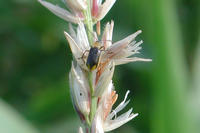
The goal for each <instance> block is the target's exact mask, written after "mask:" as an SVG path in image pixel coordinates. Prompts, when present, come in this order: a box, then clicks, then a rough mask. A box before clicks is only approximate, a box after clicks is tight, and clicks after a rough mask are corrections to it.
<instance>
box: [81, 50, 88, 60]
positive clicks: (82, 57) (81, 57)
mask: <svg viewBox="0 0 200 133" xmlns="http://www.w3.org/2000/svg"><path fill="white" fill-rule="evenodd" d="M86 52H88V53H89V52H90V50H85V51H84V53H83V55H82V56H81V57H79V58H78V59H83V57H84V56H85V54H86Z"/></svg>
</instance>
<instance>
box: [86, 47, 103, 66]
mask: <svg viewBox="0 0 200 133" xmlns="http://www.w3.org/2000/svg"><path fill="white" fill-rule="evenodd" d="M99 56H100V50H99V49H98V48H97V47H92V48H91V49H90V51H89V55H88V58H87V62H86V66H87V67H88V68H89V69H90V70H94V69H96V68H97V65H98V62H99Z"/></svg>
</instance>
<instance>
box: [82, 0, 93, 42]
mask: <svg viewBox="0 0 200 133" xmlns="http://www.w3.org/2000/svg"><path fill="white" fill-rule="evenodd" d="M87 3H88V8H87V10H86V11H85V12H84V16H85V25H86V30H87V34H88V40H89V43H90V46H92V45H93V34H92V33H93V21H92V15H91V3H90V0H87Z"/></svg>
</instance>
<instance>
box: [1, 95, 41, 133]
mask: <svg viewBox="0 0 200 133" xmlns="http://www.w3.org/2000/svg"><path fill="white" fill-rule="evenodd" d="M0 132H1V133H39V131H38V130H36V129H35V128H34V127H33V126H32V125H31V124H29V123H28V122H27V121H26V120H24V119H23V117H22V116H21V115H20V114H19V113H17V112H16V110H15V109H14V108H12V107H11V106H9V105H8V104H6V103H5V102H4V101H3V100H1V99H0Z"/></svg>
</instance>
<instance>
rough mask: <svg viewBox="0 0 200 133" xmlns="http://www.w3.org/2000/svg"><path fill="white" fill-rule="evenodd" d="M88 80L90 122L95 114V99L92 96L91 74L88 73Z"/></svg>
mask: <svg viewBox="0 0 200 133" xmlns="http://www.w3.org/2000/svg"><path fill="white" fill-rule="evenodd" d="M88 80H89V86H90V94H91V106H90V116H89V119H90V122H92V120H93V118H94V115H95V113H96V108H97V97H95V96H93V94H94V87H93V77H92V72H89V75H88Z"/></svg>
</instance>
